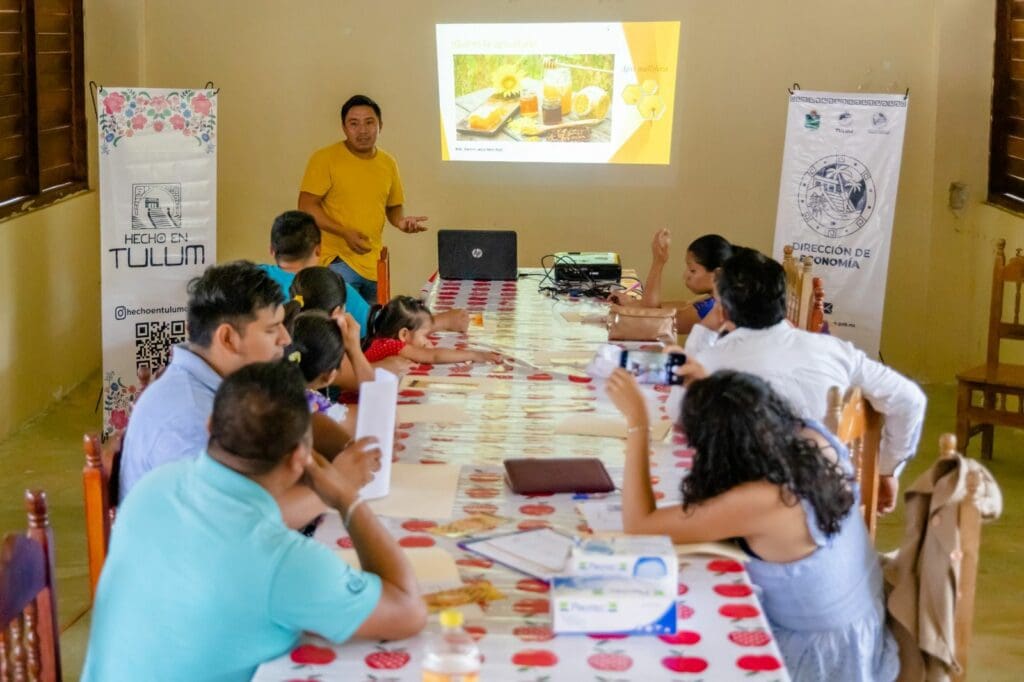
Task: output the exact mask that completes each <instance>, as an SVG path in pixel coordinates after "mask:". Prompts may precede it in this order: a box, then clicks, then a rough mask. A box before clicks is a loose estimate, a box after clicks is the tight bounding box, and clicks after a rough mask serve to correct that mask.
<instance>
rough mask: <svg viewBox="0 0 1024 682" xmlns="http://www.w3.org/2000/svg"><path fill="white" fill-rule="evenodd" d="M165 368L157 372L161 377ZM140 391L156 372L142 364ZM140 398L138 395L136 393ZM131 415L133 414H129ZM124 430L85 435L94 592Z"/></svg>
mask: <svg viewBox="0 0 1024 682" xmlns="http://www.w3.org/2000/svg"><path fill="white" fill-rule="evenodd" d="M162 373H163V369H162V368H161V369H160V370H159V371H157V373H156V375H155V376H156V377H159V376H160V374H162ZM138 377H139V391H138V393H137V394H136V395H137V396H138V395H142V392H143V391H144V390H145V389H146V387H147V386H149V384H150V382H151V381H152V380H153V378H154V375H153V374H152V373H151V372H150V369H149V367H141V368H139V371H138ZM136 399H138V398H137V397H136ZM129 418H130V415H129ZM123 441H124V431H116V432H114V433H113V434H112V435H111V436H110V437H109V438H107V440H106V442H103V441H102V440H101V438H100V434H98V433H95V432H91V433H87V434H85V436H83V438H82V449H83V450H84V451H85V466H84V467H83V468H82V495H83V497H84V500H85V537H86V546H87V549H88V555H89V588H90V590H91V592H92V596H93V597H95V596H96V585H97V583H99V580H100V571H101V570H102V568H103V562H104V561H105V560H106V558H107V546H108V545H109V544H110V529H111V527H112V526H113V524H114V517H115V516H116V514H117V501H118V499H119V498H120V497H121V495H120V492H121V491H120V477H121V446H122V444H123Z"/></svg>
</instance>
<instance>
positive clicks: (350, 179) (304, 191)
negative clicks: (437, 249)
mask: <svg viewBox="0 0 1024 682" xmlns="http://www.w3.org/2000/svg"><path fill="white" fill-rule="evenodd" d="M341 126H342V130H344V132H345V139H344V140H342V141H341V142H337V143H335V144H332V145H331V146H329V147H324V148H323V149H320V150H318V151H317V152H315V153H314V154H313V156H312V157H311V158H310V159H309V163H308V164H307V166H306V174H305V175H304V176H303V178H302V187H301V188H300V189H299V210H300V211H305V212H306V213H309V214H311V215H312V216H313V218H315V219H316V224H317V227H319V228H320V231H321V234H322V235H323V242H322V245H321V263H322V264H323V265H326V266H328V267H330V268H331V269H332V270H334V271H335V272H337V273H338V274H339V275H341V276H342V277H343V278H344V280H345V281H346V282H348V283H349V284H350V285H351V286H352V288H353V289H355V290H356V291H358V292H359V293H360V295H361V296H362V297H363V298H364V299H366V301H367V302H369V303H371V304H373V303H375V302H376V301H377V260H378V259H379V258H380V250H381V243H382V241H383V240H382V233H383V231H384V220H385V218H386V219H387V221H388V222H389V223H391V224H392V225H394V226H395V227H397V228H398V229H399V230H401V231H402V232H408V233H410V234H412V233H416V232H423V231H424V230H426V229H427V228H426V226H425V225H423V224H422V223H423V222H424V221H426V220H427V217H426V216H407V215H405V211H404V210H403V208H402V203H403V202H404V201H405V196H404V194H403V192H402V179H401V178H400V177H399V175H398V164H397V163H396V162H395V159H394V157H393V156H391V155H390V154H388V153H387V152H385V151H384V150H383V149H378V148H377V135H378V134H379V133H380V129H381V115H380V106H378V105H377V103H376V102H374V101H373V100H372V99H370V98H369V97H367V96H365V95H355V96H353V97H350V98H349V100H348V101H347V102H345V104H344V105H342V107H341Z"/></svg>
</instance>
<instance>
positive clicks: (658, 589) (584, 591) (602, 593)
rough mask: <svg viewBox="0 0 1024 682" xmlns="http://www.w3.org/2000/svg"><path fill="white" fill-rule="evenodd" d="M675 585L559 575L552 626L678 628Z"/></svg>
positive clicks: (666, 631)
mask: <svg viewBox="0 0 1024 682" xmlns="http://www.w3.org/2000/svg"><path fill="white" fill-rule="evenodd" d="M676 589H677V588H676V587H675V586H673V587H672V589H671V590H669V591H666V590H664V589H663V586H661V585H659V584H658V583H650V582H647V581H644V580H639V579H628V580H627V579H623V578H594V577H580V576H566V577H556V578H555V579H554V580H553V581H552V584H551V617H552V629H553V630H554V631H555V632H558V633H586V632H620V633H629V634H651V635H671V634H675V632H676V622H677V621H676Z"/></svg>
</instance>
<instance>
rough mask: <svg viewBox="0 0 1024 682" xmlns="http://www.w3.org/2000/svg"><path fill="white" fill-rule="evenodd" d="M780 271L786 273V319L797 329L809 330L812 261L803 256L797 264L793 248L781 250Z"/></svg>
mask: <svg viewBox="0 0 1024 682" xmlns="http://www.w3.org/2000/svg"><path fill="white" fill-rule="evenodd" d="M782 253H783V256H782V269H783V270H784V271H785V273H786V319H787V320H789V321H790V322H791V323H792V324H793V326H794V327H796V328H797V329H809V328H810V317H811V305H812V301H813V298H814V282H813V278H812V277H811V268H812V267H813V265H814V261H813V260H812V259H811V257H810V256H803V257H802V258H801V259H800V261H799V262H797V261H796V259H795V258H793V247H792V246H789V245H786V246H785V247H783V250H782ZM824 296H825V294H824V290H822V322H824Z"/></svg>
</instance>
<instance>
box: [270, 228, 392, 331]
mask: <svg viewBox="0 0 1024 682" xmlns="http://www.w3.org/2000/svg"><path fill="white" fill-rule="evenodd" d="M270 255H271V256H273V258H274V263H275V265H260V267H261V268H263V269H264V270H265V271H266V273H267V274H268V275H270V278H271V279H272V280H274V281H275V282H277V284H278V285H279V286H280V287H281V291H282V292H283V293H284V300H285V301H289V300H291V297H292V295H291V291H290V290H291V286H292V280H294V279H295V275H296V274H298V272H299V270H302V269H304V268H310V267H313V266H316V265H319V264H320V228H318V227H317V226H316V221H315V220H313V216H311V215H309V214H308V213H305V212H303V211H285V212H284V213H282V214H281V215H279V216H277V217H276V218H274V224H273V226H272V227H271V228H270ZM371 303H376V301H371ZM345 312H347V313H349V314H350V315H351V316H352V317H354V318H355V320H356V322H358V323H359V330H360V335H361V336H366V319H367V318H368V317H369V316H370V304H369V303H367V302H366V300H365V299H364V298H363V297H362V296H360V295H359V292H358V291H356V290H355V289H353V288H352V286H351V285H350V284H348V283H347V282H346V283H345Z"/></svg>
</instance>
